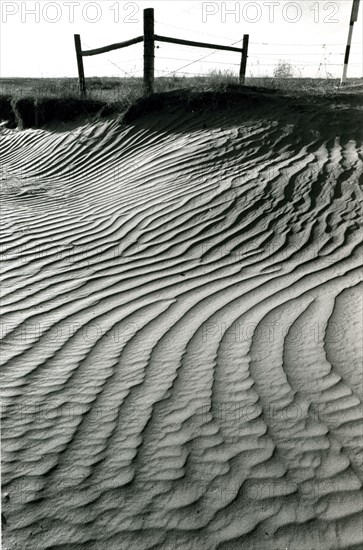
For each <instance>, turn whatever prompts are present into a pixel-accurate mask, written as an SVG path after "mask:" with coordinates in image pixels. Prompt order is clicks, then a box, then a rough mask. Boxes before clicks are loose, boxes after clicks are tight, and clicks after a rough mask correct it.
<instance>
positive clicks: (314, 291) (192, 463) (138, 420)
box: [0, 102, 363, 550]
mask: <svg viewBox="0 0 363 550" xmlns="http://www.w3.org/2000/svg"><path fill="white" fill-rule="evenodd" d="M361 140H362V135H361V131H360V120H359V117H358V116H356V117H355V116H352V115H351V113H347V112H344V111H342V112H340V111H339V110H332V111H331V113H330V114H329V113H328V114H327V113H325V114H324V115H323V114H322V113H321V112H320V111H319V109H318V108H316V109H315V110H314V109H312V110H311V111H308V110H307V111H306V112H305V111H304V110H299V108H294V107H291V106H285V107H283V106H281V108H280V109H277V107H276V105H275V106H274V105H272V106H270V109H269V110H268V106H267V107H266V106H265V107H264V108H261V106H258V105H255V104H254V103H253V102H252V103H251V104H247V105H246V108H243V107H241V108H239V109H237V108H235V109H232V108H228V109H227V108H226V109H224V110H223V109H221V110H220V111H216V112H213V113H209V114H208V113H206V114H201V113H199V112H197V111H195V112H193V111H192V110H191V109H189V110H188V109H187V110H186V111H183V110H182V109H181V108H180V107H178V108H172V107H170V108H165V109H164V110H163V111H162V112H160V113H151V114H149V115H147V116H146V115H145V116H139V117H138V118H136V120H134V121H133V122H130V123H129V124H124V125H122V124H120V123H119V122H117V121H109V122H102V123H101V122H99V123H94V124H89V125H87V126H84V127H80V128H78V129H76V130H73V131H65V132H62V133H57V132H48V131H45V130H26V131H22V132H18V131H13V130H6V129H2V130H1V134H0V147H1V149H0V150H1V153H0V162H1V164H2V184H3V199H2V227H3V234H4V239H3V247H2V252H3V258H4V259H3V270H2V279H3V298H2V310H3V318H2V332H3V336H4V338H3V348H2V349H3V351H2V361H3V367H2V387H3V398H2V409H3V410H2V412H3V419H2V447H3V450H2V480H3V495H4V493H6V494H5V498H4V499H3V512H4V514H5V518H6V519H5V521H6V525H4V526H3V539H4V548H6V549H9V550H12V549H15V548H16V549H17V548H19V549H20V548H21V549H23V548H24V549H34V550H45V549H52V550H71V549H72V550H73V549H77V550H78V549H87V550H106V549H107V550H108V549H110V550H113V549H114V550H132V549H134V550H143V549H162V550H167V549H168V550H172V549H182V550H189V549H193V550H194V549H198V550H199V549H200V550H215V549H218V550H222V549H243V550H245V549H246V550H247V549H248V550H275V549H276V550H277V549H278V550H281V549H285V548H288V549H289V550H290V549H291V550H319V549H321V550H323V549H324V550H327V549H338V548H339V549H343V548H344V549H347V548H350V549H353V548H357V549H358V548H359V547H360V544H361V543H363V533H362V522H361V515H360V514H361V513H362V509H363V502H362V492H361V486H362V478H363V469H362V417H363V415H362V408H361V401H362V393H363V392H362V369H361V356H362V353H361V351H362V350H361V330H362V301H361V296H362V294H361V292H362V282H361V281H362V272H361V269H360V266H361V255H360V250H359V246H360V242H361V238H362V232H361V231H360V227H359V221H360V215H361V210H360V202H361V196H362V195H361V191H360V189H359V186H358V180H359V178H360V177H361V175H362V149H361V143H362V141H361Z"/></svg>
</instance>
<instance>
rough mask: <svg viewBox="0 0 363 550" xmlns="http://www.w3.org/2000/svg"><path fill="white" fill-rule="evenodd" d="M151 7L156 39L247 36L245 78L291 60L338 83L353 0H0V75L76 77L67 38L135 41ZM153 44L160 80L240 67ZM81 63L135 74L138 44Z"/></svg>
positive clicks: (303, 71)
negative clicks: (162, 36)
mask: <svg viewBox="0 0 363 550" xmlns="http://www.w3.org/2000/svg"><path fill="white" fill-rule="evenodd" d="M72 4H74V5H73V6H72ZM272 4H274V6H273V5H272ZM362 4H363V3H362ZM248 5H249V6H248ZM148 7H153V8H154V9H155V20H156V26H155V32H156V33H157V34H162V35H166V36H172V37H177V38H185V39H189V40H198V41H205V42H212V43H218V44H223V45H227V44H232V43H233V42H235V41H237V40H241V39H242V36H243V34H245V33H246V34H247V33H249V34H250V50H249V60H248V71H247V75H248V76H249V75H251V76H265V75H271V74H272V72H273V69H274V66H275V65H276V63H277V62H278V61H279V59H284V60H288V61H291V63H292V64H293V65H294V67H295V68H296V71H297V75H301V76H306V77H315V76H318V75H319V76H321V77H323V78H325V77H326V76H327V74H329V73H330V75H331V76H334V77H340V76H341V72H342V63H343V59H344V52H345V45H346V41H347V34H348V26H349V20H350V13H351V8H352V0H335V1H331V2H330V1H326V0H315V1H314V0H297V1H294V2H292V1H291V2H289V1H278V0H274V1H273V0H255V1H252V0H242V1H239V2H235V1H232V2H231V1H227V2H221V1H210V2H201V1H199V0H184V1H165V0H157V1H153V0H145V1H138V2H125V1H117V0H112V1H107V0H98V1H97V2H91V1H89V0H78V1H72V0H69V1H68V2H67V1H64V2H63V1H53V2H51V1H48V0H41V1H38V2H33V1H29V0H28V1H6V0H1V38H0V45H1V58H0V75H1V76H2V77H11V76H19V77H20V76H21V77H64V76H68V77H70V76H77V66H76V58H75V50H74V41H73V34H74V33H78V34H80V35H81V40H82V46H83V49H90V48H95V47H99V46H105V45H108V44H112V43H114V42H120V41H123V40H127V39H129V38H133V37H136V36H139V35H141V34H142V33H143V23H142V10H143V9H144V8H148ZM72 9H73V13H74V15H73V21H72ZM31 10H35V11H36V13H35V14H34V13H33V14H31V13H30V11H31ZM227 11H230V12H233V11H234V13H226V12H227ZM362 12H363V5H361V6H360V13H359V18H358V22H357V23H355V26H354V35H353V44H352V50H351V57H350V65H349V71H348V77H362ZM294 19H296V21H294ZM324 44H325V46H324ZM158 45H159V48H158V49H157V50H156V62H155V68H156V71H157V72H156V75H157V76H159V75H160V76H162V75H164V76H165V75H167V74H168V73H170V72H174V71H176V70H178V69H180V71H178V72H177V74H183V73H184V74H185V73H187V74H195V73H197V74H198V73H199V74H200V73H203V74H205V73H208V72H209V71H211V70H213V69H221V70H233V71H234V72H235V73H236V74H237V73H238V70H239V62H240V56H239V54H238V53H230V52H218V53H213V50H207V49H195V48H190V47H185V46H176V45H171V44H165V43H158ZM237 46H239V44H238V45H237ZM203 56H208V57H207V58H206V59H205V61H203V62H198V63H194V64H191V65H189V66H186V67H184V66H185V65H188V64H189V63H191V62H192V61H194V60H197V59H199V58H200V57H203ZM84 65H85V73H86V77H87V76H124V75H125V73H126V74H131V75H133V76H141V75H142V44H137V45H135V46H131V47H128V48H125V49H122V50H116V51H113V52H109V53H107V54H102V55H97V56H94V57H87V58H84ZM182 67H183V68H182Z"/></svg>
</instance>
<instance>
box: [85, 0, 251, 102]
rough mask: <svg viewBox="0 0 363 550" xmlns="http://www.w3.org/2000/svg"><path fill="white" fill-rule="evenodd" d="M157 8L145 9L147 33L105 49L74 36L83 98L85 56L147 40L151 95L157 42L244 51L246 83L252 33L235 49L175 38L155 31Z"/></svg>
mask: <svg viewBox="0 0 363 550" xmlns="http://www.w3.org/2000/svg"><path fill="white" fill-rule="evenodd" d="M154 25H155V23H154V9H153V8H148V9H145V10H144V34H143V36H138V37H136V38H132V39H131V40H126V41H125V42H118V43H116V44H110V45H109V46H104V47H102V48H96V49H93V50H82V45H81V37H80V35H79V34H75V35H74V43H75V48H76V57H77V67H78V78H79V89H80V93H81V97H86V80H85V76H84V67H83V57H88V56H92V55H98V54H102V53H106V52H110V51H112V50H118V49H120V48H126V47H128V46H132V45H133V44H138V43H139V42H143V43H144V79H143V81H144V92H145V94H150V93H152V92H153V91H154V80H155V67H154V65H155V42H167V43H169V44H178V45H182V46H192V47H197V48H209V49H212V50H221V51H227V52H237V53H240V54H241V64H240V72H239V82H240V84H241V85H244V83H245V78H246V67H247V58H248V43H249V35H248V34H244V35H243V47H242V48H235V47H234V46H221V45H219V44H210V43H207V42H194V41H192V40H183V39H181V38H171V37H169V36H160V35H158V34H155V32H154Z"/></svg>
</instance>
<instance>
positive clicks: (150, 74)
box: [144, 8, 155, 94]
mask: <svg viewBox="0 0 363 550" xmlns="http://www.w3.org/2000/svg"><path fill="white" fill-rule="evenodd" d="M154 56H155V38H154V9H153V8H148V9H145V10H144V92H145V94H152V93H153V91H154Z"/></svg>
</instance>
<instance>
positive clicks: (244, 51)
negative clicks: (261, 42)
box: [239, 34, 250, 86]
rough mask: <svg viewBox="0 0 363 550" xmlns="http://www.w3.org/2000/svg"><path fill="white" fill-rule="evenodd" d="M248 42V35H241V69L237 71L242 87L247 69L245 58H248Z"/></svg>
mask: <svg viewBox="0 0 363 550" xmlns="http://www.w3.org/2000/svg"><path fill="white" fill-rule="evenodd" d="M249 40H250V35H249V34H244V35H243V46H242V48H243V49H242V58H241V67H240V71H239V83H240V84H241V85H242V86H243V85H244V83H245V80H246V67H247V58H248V43H249Z"/></svg>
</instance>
